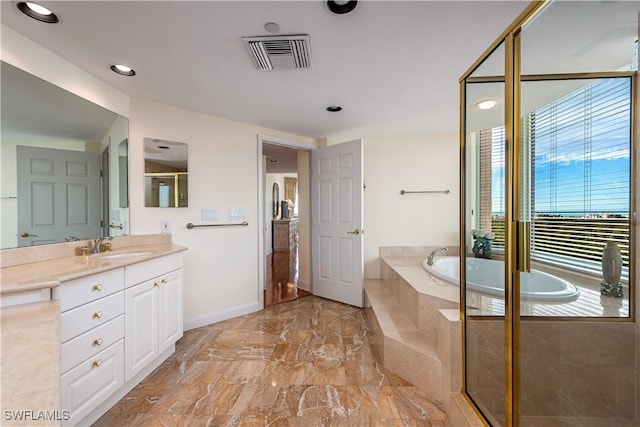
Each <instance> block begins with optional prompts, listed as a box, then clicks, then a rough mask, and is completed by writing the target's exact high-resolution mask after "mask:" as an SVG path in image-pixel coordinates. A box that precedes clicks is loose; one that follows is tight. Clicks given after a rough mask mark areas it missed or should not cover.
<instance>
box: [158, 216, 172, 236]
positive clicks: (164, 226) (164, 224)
mask: <svg viewBox="0 0 640 427" xmlns="http://www.w3.org/2000/svg"><path fill="white" fill-rule="evenodd" d="M160 232H161V233H171V221H169V220H168V219H162V220H160Z"/></svg>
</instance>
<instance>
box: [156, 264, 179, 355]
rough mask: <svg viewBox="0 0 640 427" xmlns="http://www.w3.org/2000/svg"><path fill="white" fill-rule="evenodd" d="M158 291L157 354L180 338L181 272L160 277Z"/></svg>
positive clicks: (173, 272)
mask: <svg viewBox="0 0 640 427" xmlns="http://www.w3.org/2000/svg"><path fill="white" fill-rule="evenodd" d="M158 290H159V299H160V301H159V317H158V324H159V325H158V326H159V339H160V348H159V353H162V352H163V351H164V350H166V349H167V348H169V347H170V346H171V345H172V344H173V343H175V342H176V341H177V340H178V339H179V338H180V337H181V336H182V270H181V269H180V270H176V271H172V272H171V273H168V274H164V275H162V276H161V277H160V286H159V288H158Z"/></svg>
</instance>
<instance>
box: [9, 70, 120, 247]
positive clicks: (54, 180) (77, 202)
mask: <svg viewBox="0 0 640 427" xmlns="http://www.w3.org/2000/svg"><path fill="white" fill-rule="evenodd" d="M0 67H1V68H0V72H1V79H0V84H1V90H2V99H1V102H2V105H1V108H2V123H1V126H0V127H1V137H2V140H1V143H0V154H1V166H2V167H1V179H2V181H1V186H0V210H1V214H2V225H1V236H0V237H1V248H3V249H5V248H13V247H20V246H32V245H41V244H49V243H60V242H65V241H73V240H76V239H78V240H85V239H91V238H97V237H103V236H119V235H123V234H127V233H128V227H129V196H128V175H129V171H128V164H129V161H128V138H129V134H128V132H129V121H128V120H127V119H126V118H124V117H122V116H119V115H117V114H115V113H113V112H112V111H109V110H107V109H105V108H102V107H100V106H98V105H96V104H94V103H92V102H90V101H87V100H86V99H84V98H81V97H79V96H77V95H75V94H72V93H70V92H67V91H66V90H64V89H61V88H59V87H58V86H55V85H53V84H51V83H49V82H47V81H44V80H42V79H40V78H38V77H35V76H33V75H31V74H29V73H27V72H25V71H23V70H20V69H19V68H16V67H14V66H12V65H10V64H7V63H5V62H2V63H1V65H0ZM101 170H102V174H101Z"/></svg>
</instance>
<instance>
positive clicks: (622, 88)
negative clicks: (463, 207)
mask: <svg viewBox="0 0 640 427" xmlns="http://www.w3.org/2000/svg"><path fill="white" fill-rule="evenodd" d="M527 91H529V92H528V93H531V94H534V93H536V92H537V93H536V94H537V95H538V98H541V96H540V93H544V94H554V95H553V100H551V101H547V102H544V103H542V105H541V106H539V107H537V108H534V109H531V112H530V113H528V114H527V115H526V116H525V117H524V118H523V122H522V130H523V146H524V151H525V153H524V157H523V158H524V159H525V160H526V161H527V162H528V165H529V167H528V168H527V167H525V168H524V169H525V172H526V175H527V176H526V177H525V179H523V181H524V183H525V188H523V193H524V197H525V199H526V200H523V202H524V203H523V206H525V207H526V209H527V212H525V215H526V216H529V217H530V218H531V236H532V242H531V244H532V247H531V251H532V257H533V258H534V259H538V260H545V261H547V262H558V263H562V264H563V265H565V266H573V267H574V268H576V269H581V270H587V271H592V272H596V271H597V272H599V271H600V262H601V256H602V249H603V247H604V246H605V244H606V242H607V241H609V240H613V241H615V242H617V243H618V245H619V247H620V249H621V252H622V256H623V264H624V270H625V271H623V275H625V276H627V275H628V265H629V231H630V215H629V213H630V201H631V200H630V194H631V193H630V192H631V97H632V94H631V78H630V77H617V78H601V79H595V80H562V81H544V82H542V81H531V82H524V83H523V93H527ZM558 94H560V96H558ZM531 98H533V96H532V97H531ZM542 98H544V97H543V96H542ZM523 99H526V97H524V96H523ZM504 138H505V136H504V128H503V127H499V128H493V129H490V130H486V131H483V132H480V134H479V138H478V139H479V141H477V142H478V147H479V155H480V157H481V158H482V156H483V154H484V155H485V156H488V155H490V156H491V173H490V175H489V174H488V171H483V168H482V166H481V169H480V172H479V173H480V179H479V182H480V194H481V196H480V198H481V200H482V198H483V196H482V191H483V189H484V191H485V192H486V191H489V188H490V192H491V200H492V204H491V211H490V213H489V212H487V209H488V207H483V206H480V207H479V209H480V224H479V225H480V226H482V223H483V219H484V220H485V221H486V219H487V218H489V217H490V218H491V229H492V231H493V232H494V234H495V235H496V240H495V242H494V244H495V246H498V247H499V246H501V245H502V246H503V245H504V194H503V193H504V182H505V178H504V173H505V168H504V145H505V144H504ZM487 151H488V152H489V153H490V154H486V153H487ZM483 164H484V165H487V164H488V162H480V165H483ZM489 179H490V184H488V183H487V182H486V181H487V180H489Z"/></svg>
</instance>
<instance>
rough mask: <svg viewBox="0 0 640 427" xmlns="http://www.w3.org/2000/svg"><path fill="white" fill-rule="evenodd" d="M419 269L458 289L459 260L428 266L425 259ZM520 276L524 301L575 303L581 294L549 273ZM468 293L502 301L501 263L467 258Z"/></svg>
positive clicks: (438, 261) (441, 259)
mask: <svg viewBox="0 0 640 427" xmlns="http://www.w3.org/2000/svg"><path fill="white" fill-rule="evenodd" d="M422 266H423V267H424V268H425V270H427V272H429V274H432V275H433V276H435V277H438V278H440V279H442V280H444V281H446V282H448V283H451V284H452V285H456V286H459V283H460V280H459V279H460V258H458V257H455V256H442V257H436V258H435V259H434V260H433V265H428V264H427V260H426V259H425V260H424V261H422ZM521 275H522V276H521V281H520V288H521V289H520V298H521V300H523V301H528V302H539V303H551V304H553V303H563V302H571V301H575V300H576V299H577V298H578V296H579V295H580V291H578V288H576V287H575V286H574V285H572V284H571V283H569V282H567V281H566V280H564V279H561V278H559V277H556V276H553V275H551V274H548V273H544V272H542V271H538V270H531V273H521ZM467 290H469V291H474V292H478V293H480V294H484V295H490V296H496V297H501V298H504V263H503V262H502V261H496V260H490V259H483V258H467Z"/></svg>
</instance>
